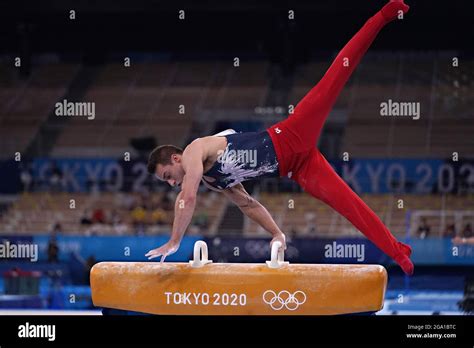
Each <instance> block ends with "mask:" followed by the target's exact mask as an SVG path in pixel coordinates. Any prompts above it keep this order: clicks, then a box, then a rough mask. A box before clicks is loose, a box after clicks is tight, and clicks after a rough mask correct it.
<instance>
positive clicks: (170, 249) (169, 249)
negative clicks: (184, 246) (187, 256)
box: [145, 240, 179, 262]
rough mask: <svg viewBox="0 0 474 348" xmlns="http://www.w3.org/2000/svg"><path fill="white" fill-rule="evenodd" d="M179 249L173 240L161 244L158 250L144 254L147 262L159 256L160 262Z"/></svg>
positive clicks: (177, 243)
mask: <svg viewBox="0 0 474 348" xmlns="http://www.w3.org/2000/svg"><path fill="white" fill-rule="evenodd" d="M178 249H179V242H175V241H173V240H170V241H168V243H166V244H163V245H162V246H160V247H159V248H156V249H152V250H150V251H149V252H148V253H146V254H145V256H146V257H148V260H151V259H154V258H155V257H158V256H161V262H163V261H165V258H166V256H168V255H171V254H174V253H175V252H176V251H177V250H178Z"/></svg>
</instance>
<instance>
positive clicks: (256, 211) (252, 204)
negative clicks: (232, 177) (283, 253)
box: [223, 184, 283, 237]
mask: <svg viewBox="0 0 474 348" xmlns="http://www.w3.org/2000/svg"><path fill="white" fill-rule="evenodd" d="M223 193H224V195H225V196H226V197H227V198H229V199H230V200H231V201H232V202H233V203H235V204H236V205H237V206H238V207H239V209H240V210H241V211H242V213H244V214H245V215H247V216H248V217H249V218H250V219H251V220H253V221H255V222H256V223H257V224H259V225H260V226H262V227H263V228H264V229H265V230H266V231H268V232H270V233H271V235H272V236H273V237H275V236H280V235H283V232H282V231H281V230H280V228H279V227H278V225H277V224H276V222H275V221H274V220H273V218H272V216H271V215H270V213H269V212H268V210H267V209H266V208H265V207H264V206H263V205H262V204H260V202H259V201H257V200H256V199H255V198H253V197H252V196H250V195H249V193H248V192H247V191H246V190H245V188H244V187H243V186H242V184H238V185H235V186H233V187H231V188H228V189H225V190H224V191H223Z"/></svg>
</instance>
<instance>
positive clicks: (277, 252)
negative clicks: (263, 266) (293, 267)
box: [267, 242, 289, 268]
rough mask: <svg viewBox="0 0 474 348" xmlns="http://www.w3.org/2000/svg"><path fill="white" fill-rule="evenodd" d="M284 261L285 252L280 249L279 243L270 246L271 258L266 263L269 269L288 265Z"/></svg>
mask: <svg viewBox="0 0 474 348" xmlns="http://www.w3.org/2000/svg"><path fill="white" fill-rule="evenodd" d="M284 260H285V251H284V250H283V248H282V244H281V242H274V243H273V244H272V251H271V258H270V261H267V265H268V267H269V268H280V267H282V266H286V265H288V264H289V262H288V261H284Z"/></svg>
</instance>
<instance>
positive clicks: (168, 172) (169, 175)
mask: <svg viewBox="0 0 474 348" xmlns="http://www.w3.org/2000/svg"><path fill="white" fill-rule="evenodd" d="M155 174H156V177H157V178H158V179H160V180H161V181H166V182H167V183H168V184H170V185H171V186H173V187H174V186H180V185H181V183H182V182H183V178H184V174H185V173H184V169H183V165H182V164H181V155H179V154H173V155H171V164H164V165H163V164H158V165H157V166H156V172H155Z"/></svg>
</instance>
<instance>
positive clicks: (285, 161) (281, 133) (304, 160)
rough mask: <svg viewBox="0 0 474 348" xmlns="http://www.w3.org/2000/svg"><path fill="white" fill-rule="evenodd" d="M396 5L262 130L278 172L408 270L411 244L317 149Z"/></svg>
mask: <svg viewBox="0 0 474 348" xmlns="http://www.w3.org/2000/svg"><path fill="white" fill-rule="evenodd" d="M400 10H402V11H403V12H406V11H407V10H408V6H406V5H405V4H404V3H403V1H401V0H392V1H390V2H389V3H388V4H386V5H385V6H384V7H383V8H382V10H380V11H379V12H377V13H376V14H375V15H374V16H373V17H371V18H370V19H369V20H368V21H367V22H366V23H365V24H364V26H363V27H362V29H360V30H359V32H358V33H357V34H356V35H355V36H354V37H353V38H352V39H351V40H350V41H349V42H348V43H347V44H346V46H345V47H344V48H343V49H342V51H341V52H339V54H338V55H337V57H336V59H335V60H334V62H333V63H332V65H331V66H330V68H329V69H328V71H327V72H326V74H325V75H324V76H323V78H322V79H321V81H320V82H319V83H318V84H317V85H316V86H315V87H313V88H312V89H311V91H310V92H309V93H308V94H307V95H306V96H305V97H304V98H303V99H302V100H301V101H300V102H299V104H298V105H297V106H296V108H295V110H294V113H293V114H292V115H290V116H289V117H288V118H287V119H285V120H283V121H281V122H279V123H277V124H275V125H273V126H271V127H270V128H268V129H267V131H268V132H269V134H270V136H271V138H272V141H273V144H274V147H275V151H276V154H277V157H278V162H279V166H280V175H281V176H288V177H291V179H293V180H294V181H296V182H297V183H298V184H299V185H300V186H301V187H302V188H303V189H304V190H305V191H306V192H308V193H309V194H310V195H312V196H313V197H315V198H317V199H319V200H321V201H323V202H324V203H326V204H328V205H329V206H331V207H332V208H333V209H335V210H336V211H337V212H339V213H340V214H341V215H343V216H344V217H345V218H346V219H348V220H349V221H350V222H351V223H352V224H353V225H354V226H355V227H356V228H357V229H358V230H359V231H361V232H362V233H363V234H364V235H365V236H367V238H368V239H370V240H371V241H372V242H373V243H374V244H375V245H376V246H377V247H378V248H380V249H381V250H382V251H383V252H385V253H386V254H387V255H388V256H390V257H391V258H393V259H394V260H395V261H396V262H397V263H398V264H399V265H400V266H401V267H402V269H403V271H404V272H405V273H407V274H412V273H413V264H412V263H411V261H410V259H409V256H410V254H411V248H410V247H409V246H408V245H406V244H403V243H401V242H398V241H397V240H396V239H395V237H394V236H393V235H392V234H391V233H390V231H389V230H388V228H387V227H386V226H385V225H384V224H383V223H382V221H381V220H380V218H379V217H378V216H377V215H376V214H375V213H374V212H373V211H372V210H371V209H370V208H369V207H368V206H367V205H366V204H365V203H364V202H363V201H362V199H361V198H360V197H359V196H358V195H357V194H356V193H355V192H354V191H352V189H351V188H350V187H349V186H348V185H347V184H346V183H345V182H344V180H342V178H341V177H339V176H338V175H337V173H336V172H335V171H334V169H333V168H332V167H331V165H330V164H329V163H328V161H327V160H326V159H325V158H324V156H323V155H322V154H321V152H320V151H319V150H318V149H317V148H316V143H317V140H318V138H319V135H320V133H321V129H322V127H323V124H324V121H325V120H326V117H327V116H328V114H329V112H330V110H331V108H332V106H333V105H334V103H335V101H336V99H337V97H338V95H339V93H340V92H341V90H342V88H343V87H344V85H345V83H346V82H347V80H348V79H349V77H350V75H351V74H352V72H353V71H354V70H355V68H356V67H357V64H358V63H359V62H360V60H361V58H362V56H363V55H364V53H365V52H366V51H367V49H368V48H369V46H370V45H371V43H372V41H373V40H374V39H375V37H376V36H377V34H378V32H379V31H380V30H381V29H382V28H383V27H384V26H385V24H387V23H389V22H390V21H392V20H393V19H395V18H396V17H397V15H398V14H399V11H400Z"/></svg>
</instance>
